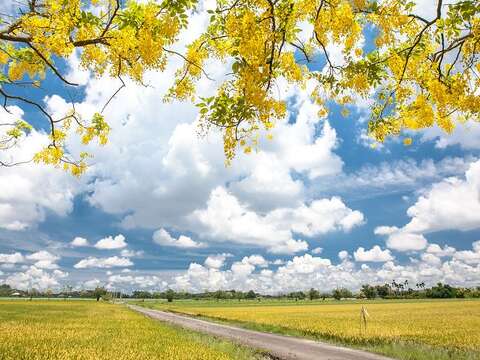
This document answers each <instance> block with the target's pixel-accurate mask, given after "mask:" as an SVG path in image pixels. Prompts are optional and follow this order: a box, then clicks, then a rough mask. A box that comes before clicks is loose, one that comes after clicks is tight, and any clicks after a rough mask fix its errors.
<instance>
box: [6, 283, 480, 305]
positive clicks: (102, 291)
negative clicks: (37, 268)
mask: <svg viewBox="0 0 480 360" xmlns="http://www.w3.org/2000/svg"><path fill="white" fill-rule="evenodd" d="M0 297H26V298H34V297H35V298H64V299H67V298H91V299H96V300H97V301H99V300H100V299H103V300H111V299H113V298H115V299H118V298H127V299H165V300H167V301H168V302H172V301H174V300H182V299H183V300H186V299H191V300H216V301H220V300H238V301H242V300H257V301H261V300H262V299H291V300H295V301H299V300H318V299H323V300H325V299H331V298H333V299H335V300H342V299H376V298H381V299H422V298H431V299H448V298H480V286H478V287H476V288H464V287H454V286H451V285H448V284H443V283H437V285H434V286H432V287H430V288H427V287H426V286H425V283H423V282H421V283H416V284H415V285H414V286H412V285H410V284H409V282H408V281H407V280H406V281H403V282H397V281H395V280H394V281H392V282H391V283H386V284H383V285H369V284H365V285H362V287H361V289H360V290H359V291H357V292H355V293H354V292H352V291H350V290H348V289H346V288H337V289H334V290H333V291H329V292H321V291H319V290H317V289H314V288H311V289H310V290H308V291H293V292H289V293H283V294H278V295H263V294H260V293H257V292H255V291H253V290H249V291H238V290H217V291H205V292H201V293H190V292H186V291H174V290H172V289H168V290H166V291H158V292H156V291H145V290H135V291H133V292H132V293H122V292H120V291H117V292H112V291H108V290H107V289H106V288H104V287H96V288H95V289H92V290H75V289H73V288H72V287H71V286H65V287H64V288H63V289H62V290H61V291H57V292H53V291H52V290H51V289H47V290H44V291H39V290H36V289H30V290H28V291H24V290H18V289H14V288H12V287H10V286H9V285H6V284H4V285H0Z"/></svg>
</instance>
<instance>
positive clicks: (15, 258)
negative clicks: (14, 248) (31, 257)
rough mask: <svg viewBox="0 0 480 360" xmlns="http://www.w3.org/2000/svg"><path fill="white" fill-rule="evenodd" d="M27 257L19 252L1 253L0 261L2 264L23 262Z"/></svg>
mask: <svg viewBox="0 0 480 360" xmlns="http://www.w3.org/2000/svg"><path fill="white" fill-rule="evenodd" d="M24 260H25V259H24V257H23V255H22V254H21V253H19V252H16V253H12V254H0V263H1V264H17V263H21V262H23V261H24Z"/></svg>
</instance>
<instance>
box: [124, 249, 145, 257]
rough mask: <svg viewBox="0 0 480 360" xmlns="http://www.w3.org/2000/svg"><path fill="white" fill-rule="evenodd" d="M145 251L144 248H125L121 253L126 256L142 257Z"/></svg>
mask: <svg viewBox="0 0 480 360" xmlns="http://www.w3.org/2000/svg"><path fill="white" fill-rule="evenodd" d="M143 254H144V252H143V251H142V250H137V251H135V250H130V249H123V250H122V251H120V255H121V256H124V257H141V256H143Z"/></svg>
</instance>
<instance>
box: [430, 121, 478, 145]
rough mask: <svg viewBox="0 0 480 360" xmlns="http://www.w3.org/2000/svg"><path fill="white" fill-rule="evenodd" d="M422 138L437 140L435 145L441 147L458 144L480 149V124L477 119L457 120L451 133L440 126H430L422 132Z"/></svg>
mask: <svg viewBox="0 0 480 360" xmlns="http://www.w3.org/2000/svg"><path fill="white" fill-rule="evenodd" d="M422 140H423V141H431V140H435V147H437V148H439V149H445V148H447V147H449V146H454V145H458V146H460V147H461V148H463V149H467V150H478V149H480V124H479V123H478V122H476V121H468V122H466V123H461V122H457V123H456V126H455V129H454V130H453V132H452V133H451V134H446V133H445V132H444V131H443V130H441V129H440V128H438V127H433V128H429V129H426V130H424V131H423V132H422Z"/></svg>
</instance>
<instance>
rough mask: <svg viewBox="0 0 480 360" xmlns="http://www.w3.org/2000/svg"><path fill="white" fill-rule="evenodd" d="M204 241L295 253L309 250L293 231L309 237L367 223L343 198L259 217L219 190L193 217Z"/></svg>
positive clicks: (316, 201)
mask: <svg viewBox="0 0 480 360" xmlns="http://www.w3.org/2000/svg"><path fill="white" fill-rule="evenodd" d="M191 220H192V222H193V223H194V224H195V228H197V229H200V231H199V232H200V234H201V235H202V236H203V237H204V238H208V239H211V240H213V241H232V242H236V243H240V244H247V245H253V246H262V247H265V248H267V250H268V251H270V252H273V253H294V252H298V251H303V250H306V249H307V248H308V244H307V243H306V242H305V241H303V240H297V239H294V238H293V232H295V233H299V234H302V235H305V236H309V237H311V236H314V235H318V234H325V233H327V232H331V231H335V230H343V231H349V230H350V229H352V228H353V227H354V226H357V225H360V224H362V222H363V214H362V213H361V212H359V211H353V210H351V209H349V208H348V207H346V206H345V204H344V203H343V202H342V200H341V199H339V198H336V197H333V198H331V199H321V200H314V201H312V202H311V203H310V204H309V205H305V204H302V205H300V206H299V207H297V208H280V209H276V210H273V211H270V212H268V213H266V214H265V215H259V214H257V213H256V212H254V211H252V210H250V209H249V208H248V206H247V205H245V204H242V203H240V202H239V200H238V199H237V198H236V197H235V196H233V195H232V194H231V193H229V192H228V191H227V190H226V189H225V188H223V187H218V188H216V189H215V190H213V191H212V193H211V196H210V199H209V200H208V202H207V208H206V209H201V210H196V211H195V212H193V214H192V216H191Z"/></svg>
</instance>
